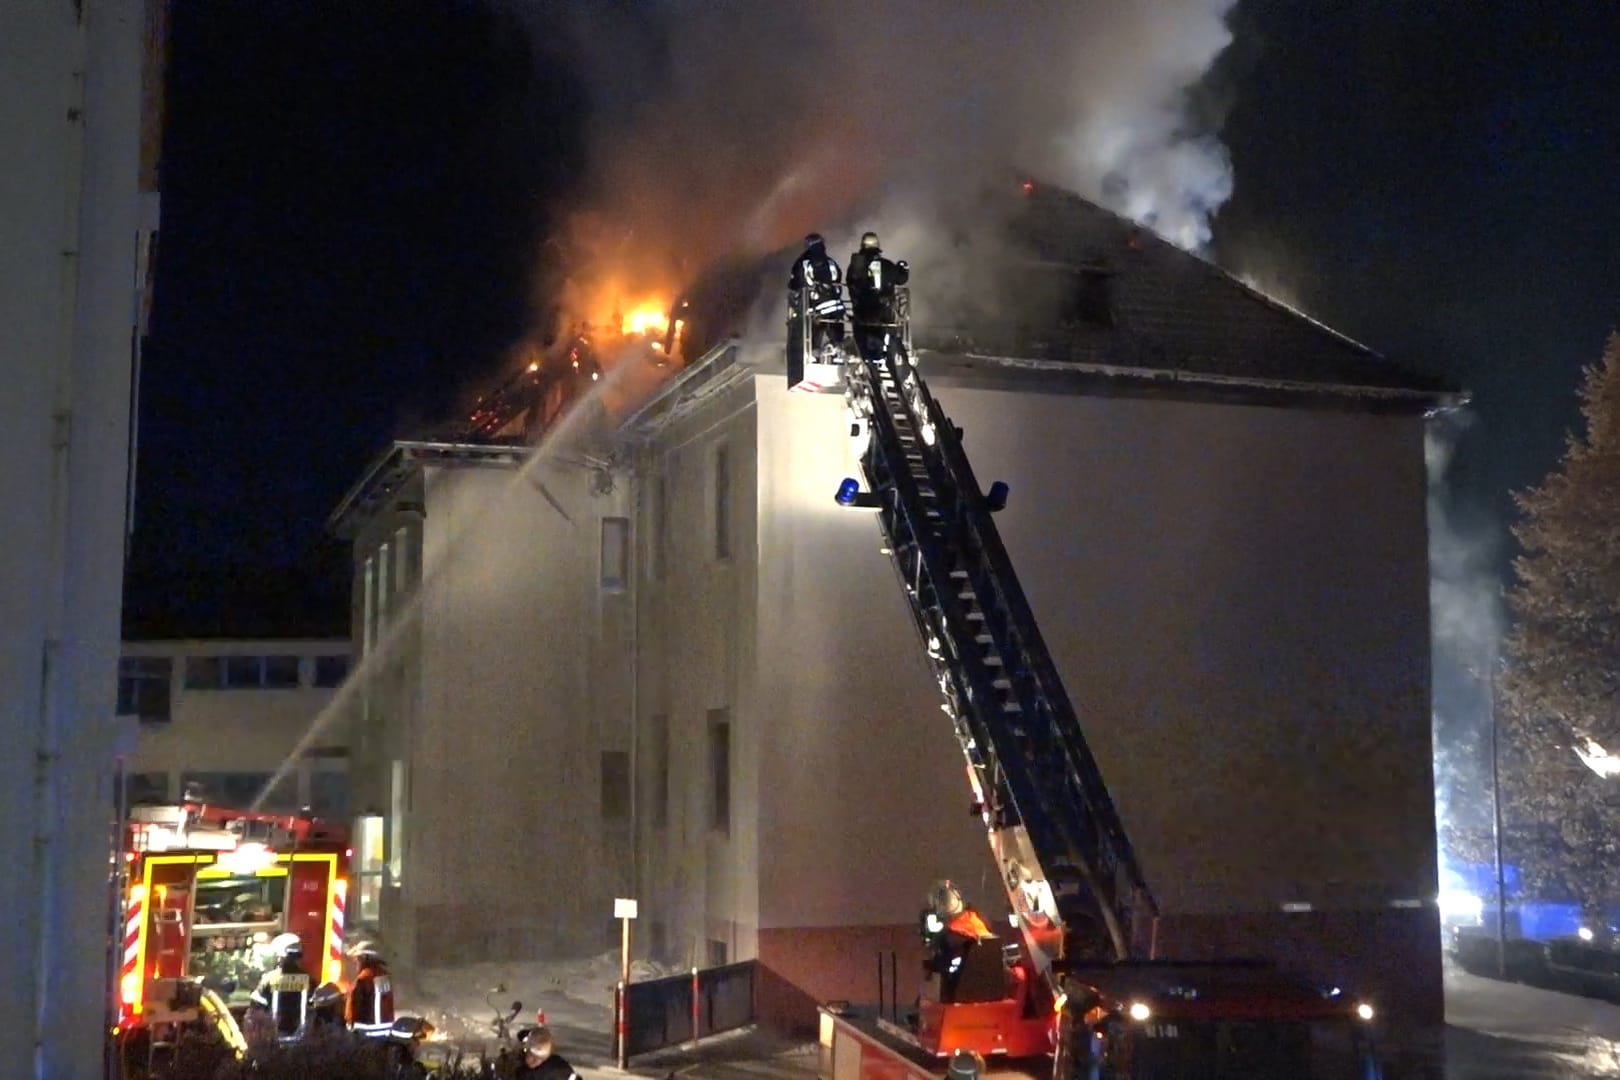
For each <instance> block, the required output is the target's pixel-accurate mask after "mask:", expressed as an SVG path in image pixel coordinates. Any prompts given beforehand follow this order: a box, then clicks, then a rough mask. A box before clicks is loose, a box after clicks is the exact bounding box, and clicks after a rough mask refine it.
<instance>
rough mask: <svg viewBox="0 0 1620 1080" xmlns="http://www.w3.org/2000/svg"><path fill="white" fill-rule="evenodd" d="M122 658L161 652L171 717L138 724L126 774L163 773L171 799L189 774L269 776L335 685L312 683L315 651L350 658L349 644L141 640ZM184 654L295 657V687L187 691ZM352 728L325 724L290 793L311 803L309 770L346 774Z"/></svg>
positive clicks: (131, 644)
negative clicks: (167, 663)
mask: <svg viewBox="0 0 1620 1080" xmlns="http://www.w3.org/2000/svg"><path fill="white" fill-rule="evenodd" d="M122 655H123V656H126V657H165V658H169V659H170V660H171V661H172V662H173V670H172V672H171V675H170V690H169V693H170V719H169V720H168V722H167V723H142V724H140V725H139V732H138V736H137V742H136V748H135V753H134V754H133V755H132V756H131V757H130V758H129V759H128V760H127V763H126V769H127V771H128V772H130V773H148V774H150V773H163V774H165V775H167V777H168V785H169V787H168V790H169V795H170V797H172V798H178V797H179V796H180V795H181V794H182V787H181V783H182V777H183V776H184V774H185V773H187V772H233V773H266V774H269V773H274V772H275V770H276V769H277V768H279V767H280V766H281V764H282V763H283V762H284V761H285V760H286V758H287V755H288V754H290V753H292V751H293V750H294V748H295V747H297V745H298V743H299V740H300V739H302V738H303V737H304V735H305V733H306V732H307V731H309V730H310V727H311V725H312V724H313V723H314V722H315V720H316V719H317V718H318V717H320V715H321V713H322V711H323V710H324V709H325V708H326V707H327V706H328V704H330V703H331V701H332V698H333V693H334V691H333V689H332V688H323V687H317V686H315V685H314V658H315V657H316V656H345V657H346V656H348V655H349V643H348V642H347V641H143V642H127V643H125V645H124V648H123V653H122ZM188 656H204V657H211V656H297V657H300V658H302V663H301V671H300V685H299V686H298V687H297V688H287V689H261V690H247V689H229V690H200V689H187V688H186V685H185V682H186V680H185V659H186V657H188ZM349 734H350V732H349V725H348V724H347V723H341V722H340V723H334V724H330V725H324V726H323V727H322V729H321V732H320V734H319V736H318V737H317V738H316V740H315V742H314V745H313V746H312V747H311V749H312V750H313V751H314V754H313V755H311V756H308V757H305V758H304V759H303V760H301V761H300V762H298V763H297V765H296V768H295V771H294V773H293V774H292V791H293V793H294V796H295V797H296V799H297V801H298V803H299V804H307V803H309V802H310V801H311V790H310V787H311V774H312V773H313V772H315V771H317V770H320V771H329V772H340V773H345V774H346V773H347V772H348V750H347V747H348V741H349Z"/></svg>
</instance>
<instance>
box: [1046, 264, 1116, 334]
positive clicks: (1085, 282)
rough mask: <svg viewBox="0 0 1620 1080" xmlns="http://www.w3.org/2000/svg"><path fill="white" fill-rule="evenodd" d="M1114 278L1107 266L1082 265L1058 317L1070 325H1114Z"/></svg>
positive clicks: (1106, 326) (1102, 327)
mask: <svg viewBox="0 0 1620 1080" xmlns="http://www.w3.org/2000/svg"><path fill="white" fill-rule="evenodd" d="M1111 285H1112V279H1111V276H1110V275H1109V274H1108V272H1107V271H1105V270H1098V269H1095V268H1085V269H1082V270H1081V271H1080V273H1079V275H1078V278H1077V280H1076V281H1075V284H1074V287H1073V289H1071V290H1070V292H1069V294H1068V295H1067V296H1066V297H1065V298H1064V303H1063V308H1062V310H1061V312H1060V313H1059V316H1058V321H1059V322H1062V323H1064V324H1065V325H1068V326H1094V327H1098V328H1100V329H1103V330H1107V329H1110V328H1112V327H1113V325H1114V310H1113V305H1112V303H1111V299H1110V297H1111V293H1112V288H1111Z"/></svg>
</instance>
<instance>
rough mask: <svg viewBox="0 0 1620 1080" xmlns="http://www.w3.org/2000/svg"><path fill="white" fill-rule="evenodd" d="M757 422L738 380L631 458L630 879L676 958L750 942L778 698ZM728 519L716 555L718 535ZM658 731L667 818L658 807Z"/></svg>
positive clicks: (749, 392) (716, 956) (694, 959)
mask: <svg viewBox="0 0 1620 1080" xmlns="http://www.w3.org/2000/svg"><path fill="white" fill-rule="evenodd" d="M756 426H757V422H756V418H755V415H754V411H753V389H752V387H751V386H746V385H745V386H743V387H741V388H739V389H737V390H734V391H732V392H731V393H730V394H728V395H725V396H722V397H721V398H719V399H717V400H716V401H715V402H714V403H713V404H712V406H711V407H710V408H709V409H707V410H705V411H704V412H703V413H702V414H701V416H699V417H697V418H695V419H694V420H693V422H691V423H677V424H675V425H673V426H672V427H671V428H670V429H669V430H668V431H666V432H664V433H663V435H662V436H661V437H660V439H659V441H658V443H657V445H656V446H655V447H654V448H653V449H652V450H650V451H649V452H647V453H646V454H644V455H643V456H642V457H641V458H639V459H638V461H637V485H638V490H639V506H640V511H641V516H640V520H641V521H642V522H643V530H642V531H643V541H642V545H641V551H642V555H643V564H642V565H643V570H642V574H641V581H642V586H641V587H642V589H643V602H642V605H641V617H640V623H639V626H638V635H639V637H638V647H637V650H636V651H637V656H638V676H639V679H640V684H639V686H640V689H639V702H638V708H637V716H638V722H639V725H640V727H639V733H640V738H639V739H638V747H639V748H640V749H639V753H640V758H641V768H640V770H639V776H640V791H641V793H642V794H641V804H640V805H639V807H638V821H639V835H640V845H641V851H642V858H641V860H640V880H639V882H638V884H639V885H640V887H641V890H642V892H643V894H644V896H645V898H646V899H645V903H646V907H645V908H644V909H643V910H644V915H643V917H644V919H645V922H646V925H645V926H644V927H643V932H644V933H645V934H646V935H647V940H648V942H649V944H659V943H660V942H661V943H662V945H663V948H662V949H661V950H658V951H661V952H662V953H663V954H664V957H665V958H667V959H670V960H673V961H679V962H682V963H697V964H707V963H710V962H711V961H717V960H720V959H721V958H722V957H724V958H725V959H726V960H735V959H740V958H749V957H752V956H753V955H754V954H755V951H756V937H757V930H758V927H759V892H758V886H757V876H758V865H759V852H760V845H761V842H762V836H761V833H760V817H759V810H758V808H759V805H760V798H761V791H760V789H761V784H762V777H761V774H760V769H759V762H760V760H761V757H762V754H763V750H762V747H763V745H764V744H765V743H766V742H768V741H769V740H770V739H772V738H774V731H775V723H774V717H775V711H776V708H777V703H775V702H771V701H768V700H765V699H761V698H760V697H759V695H758V693H757V688H756V685H755V682H754V676H753V673H754V670H755V668H756V666H757V664H756V657H755V644H754V639H755V627H756V625H757V622H758V620H759V619H760V618H762V617H763V615H762V613H760V612H759V609H758V605H757V603H756V602H755V587H756V575H757V572H758V546H757V541H756V524H755V513H756V499H755V497H754V490H755V487H756V484H757V479H756V460H755V440H756V437H757V434H756ZM722 451H723V452H724V454H725V461H726V464H725V467H724V477H723V479H724V482H725V492H726V494H725V497H724V507H723V508H722V506H721V501H720V498H719V486H718V485H719V484H720V483H721V481H722V476H721V474H720V467H719V460H720V459H719V455H720V454H721V453H722ZM660 518H663V521H662V522H661V523H660V521H659V519H660ZM722 519H724V524H725V525H726V528H725V551H726V553H725V554H724V555H722V554H721V553H720V549H719V547H718V546H717V544H718V542H719V536H718V533H717V530H718V529H719V528H720V527H721V524H722ZM660 531H661V533H662V536H661V537H660ZM655 549H657V550H655ZM722 710H723V711H722ZM721 720H723V721H724V722H725V723H727V724H728V727H729V746H728V750H727V757H728V758H729V766H730V767H729V770H728V776H727V777H726V785H727V789H728V792H729V803H730V816H729V825H728V827H727V828H725V829H719V828H716V827H715V819H714V810H715V807H714V802H713V800H714V799H715V797H716V777H715V773H714V767H715V761H714V758H713V756H712V755H713V747H712V743H711V739H712V738H713V736H712V734H711V724H713V723H714V722H716V721H721ZM665 733H667V757H668V761H667V768H668V777H669V779H668V799H669V807H668V812H667V819H665V818H660V816H659V814H658V813H657V808H656V806H655V805H654V804H655V802H656V799H657V798H658V794H659V791H660V787H661V784H660V781H659V780H658V775H659V771H660V768H661V767H662V766H663V764H664V763H663V761H662V760H661V759H662V758H663V756H664V754H665V745H664V738H665ZM660 821H662V822H663V823H662V824H660ZM655 924H656V929H655Z"/></svg>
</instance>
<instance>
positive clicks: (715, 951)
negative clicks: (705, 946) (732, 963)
mask: <svg viewBox="0 0 1620 1080" xmlns="http://www.w3.org/2000/svg"><path fill="white" fill-rule="evenodd" d="M728 955H729V953H728V950H727V949H726V943H725V942H723V941H716V940H714V939H713V938H710V939H709V963H708V966H709V967H712V968H717V967H724V966H725V965H726V957H727V956H728Z"/></svg>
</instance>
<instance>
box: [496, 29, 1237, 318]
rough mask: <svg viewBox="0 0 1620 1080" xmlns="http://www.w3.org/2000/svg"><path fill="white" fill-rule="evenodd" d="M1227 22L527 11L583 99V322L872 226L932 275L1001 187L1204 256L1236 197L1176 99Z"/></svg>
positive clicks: (574, 270)
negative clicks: (981, 200) (1060, 190)
mask: <svg viewBox="0 0 1620 1080" xmlns="http://www.w3.org/2000/svg"><path fill="white" fill-rule="evenodd" d="M514 2H515V0H514ZM1233 2H1234V0H1089V2H1087V0H1068V2H1063V3H1016V4H985V3H978V2H961V0H948V2H947V0H933V2H924V0H887V2H877V3H857V2H853V0H820V2H817V3H811V4H782V3H761V2H757V0H754V2H736V0H691V2H682V0H652V2H647V3H642V4H638V5H635V6H630V7H624V6H613V5H607V4H594V3H593V4H569V5H546V6H544V7H541V6H539V5H528V4H524V5H521V6H520V7H519V10H520V12H521V13H522V14H523V15H524V16H525V18H526V20H527V21H528V23H529V25H530V26H531V27H532V28H533V29H534V31H535V34H536V39H537V40H538V41H540V42H541V43H542V44H543V45H544V46H546V48H545V50H544V51H545V54H546V55H548V56H549V57H550V58H551V62H556V63H566V64H568V65H570V66H571V67H572V68H573V69H574V70H575V71H576V72H577V73H578V74H579V75H580V76H581V77H582V78H583V79H584V80H585V82H586V84H587V86H588V87H589V90H590V94H591V97H592V100H593V102H594V112H593V116H592V118H591V121H590V138H589V140H588V145H589V147H590V154H591V156H590V161H589V163H588V168H589V182H588V183H587V184H586V185H584V187H585V189H586V190H587V192H588V195H587V196H586V200H585V205H582V206H580V207H579V208H578V211H579V212H578V213H577V215H576V216H575V218H574V223H573V227H572V229H571V230H570V235H569V236H568V237H567V238H566V243H565V246H566V249H567V250H568V252H569V253H570V260H569V261H570V273H571V275H572V285H573V290H574V293H575V297H574V299H575V301H576V306H578V307H580V308H589V307H591V306H593V305H594V306H595V307H601V306H602V305H603V304H604V302H605V301H604V300H603V296H604V294H611V295H612V296H613V298H614V300H615V301H619V302H623V303H626V304H632V305H633V304H634V303H636V302H637V301H638V300H639V298H640V296H641V295H642V294H645V293H651V292H657V291H664V292H665V293H666V294H667V292H668V291H669V290H670V288H671V287H672V286H676V285H678V284H679V283H680V282H681V281H682V280H685V279H688V278H689V277H690V276H691V275H693V274H694V273H696V272H697V270H699V269H700V268H701V267H703V266H705V265H708V264H709V263H710V262H711V261H713V260H714V259H716V258H719V257H722V256H728V255H737V254H757V253H762V252H768V251H772V250H775V249H777V248H780V247H783V246H786V245H789V244H791V243H793V242H794V241H796V240H797V239H798V238H799V236H801V235H802V234H803V233H804V232H805V231H807V230H809V229H820V230H823V231H826V232H827V233H828V235H829V239H830V240H834V241H835V242H837V243H839V244H842V243H843V242H845V239H846V234H853V233H855V232H857V231H858V230H859V228H861V227H864V226H865V225H867V224H871V225H874V226H876V227H879V228H880V229H884V230H887V233H888V234H889V235H894V236H896V238H897V239H900V238H902V237H903V238H904V240H905V243H904V244H901V243H886V244H885V246H886V247H887V248H889V249H891V250H894V251H897V252H899V251H904V253H905V254H906V255H907V256H909V257H910V258H911V259H912V261H913V262H914V263H918V264H921V263H922V262H923V261H924V260H926V259H927V258H928V256H929V254H930V251H929V241H930V238H932V237H934V236H936V235H938V234H939V233H940V232H941V230H942V229H944V228H947V227H953V228H961V227H963V226H964V224H966V225H968V226H969V227H971V223H963V222H960V221H945V220H941V219H942V217H943V216H945V215H950V214H960V213H961V212H962V211H961V209H960V208H961V206H963V205H964V202H963V199H964V197H965V196H966V195H967V194H969V192H970V190H971V188H972V187H973V186H974V185H980V184H983V183H985V182H986V181H987V179H989V178H990V177H992V176H996V175H1001V173H1002V171H1003V170H1011V169H1012V168H1014V167H1017V168H1021V169H1025V170H1028V171H1029V172H1031V173H1032V174H1034V175H1037V176H1040V177H1041V178H1043V179H1046V180H1048V181H1051V182H1054V183H1058V184H1062V185H1063V186H1066V187H1071V188H1073V189H1075V190H1077V191H1079V192H1081V193H1082V194H1085V195H1088V196H1090V197H1092V198H1095V199H1097V200H1098V201H1100V202H1102V203H1104V204H1105V205H1108V206H1110V207H1112V208H1114V209H1116V210H1118V211H1120V212H1122V213H1124V214H1126V215H1128V216H1130V217H1133V218H1135V219H1137V220H1138V221H1141V222H1143V223H1144V224H1146V225H1149V226H1151V227H1152V228H1155V229H1156V230H1158V231H1159V232H1160V233H1162V234H1164V235H1165V236H1166V237H1168V238H1169V239H1171V240H1173V241H1174V242H1176V243H1178V244H1181V245H1182V246H1184V247H1188V248H1199V247H1201V246H1202V245H1204V244H1205V242H1206V241H1207V240H1208V238H1209V219H1210V215H1211V214H1212V213H1213V212H1214V211H1215V210H1216V208H1218V207H1219V206H1220V205H1221V204H1222V203H1223V202H1224V201H1225V200H1226V198H1227V197H1228V195H1229V194H1230V192H1231V183H1232V181H1231V169H1230V164H1229V162H1228V159H1227V155H1226V152H1225V149H1224V147H1222V146H1221V144H1220V143H1219V142H1218V141H1217V140H1216V139H1215V138H1214V137H1213V135H1212V133H1210V132H1207V131H1200V130H1196V129H1194V128H1193V127H1191V126H1190V125H1191V120H1190V118H1189V117H1190V113H1189V110H1188V107H1187V106H1188V93H1189V89H1190V88H1192V87H1194V86H1195V84H1197V83H1198V81H1199V80H1200V79H1201V78H1202V77H1203V76H1204V75H1205V74H1206V73H1207V72H1208V70H1209V68H1210V65H1211V63H1212V62H1213V61H1214V60H1215V58H1216V57H1217V56H1218V55H1219V54H1220V53H1221V51H1222V50H1223V49H1224V48H1225V47H1226V46H1227V44H1228V43H1229V41H1230V33H1229V31H1228V29H1227V26H1226V15H1227V12H1228V10H1229V9H1230V8H1231V7H1232V5H1233ZM857 211H859V212H860V214H861V215H862V216H861V220H855V219H854V217H853V215H854V214H856V212H857ZM886 240H887V237H886ZM941 255H943V251H941ZM587 316H588V313H587Z"/></svg>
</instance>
